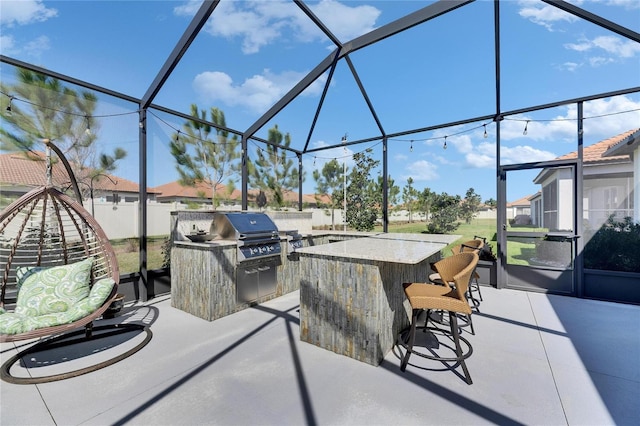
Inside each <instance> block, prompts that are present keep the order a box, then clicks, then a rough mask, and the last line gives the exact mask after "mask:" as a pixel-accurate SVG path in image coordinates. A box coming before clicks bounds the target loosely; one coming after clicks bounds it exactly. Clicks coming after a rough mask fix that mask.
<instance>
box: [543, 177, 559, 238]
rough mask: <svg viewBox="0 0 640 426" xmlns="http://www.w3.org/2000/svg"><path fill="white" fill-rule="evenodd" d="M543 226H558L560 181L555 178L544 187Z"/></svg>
mask: <svg viewBox="0 0 640 426" xmlns="http://www.w3.org/2000/svg"><path fill="white" fill-rule="evenodd" d="M542 199H543V200H544V206H543V209H544V210H543V226H544V227H546V228H548V229H550V230H552V229H557V228H558V181H557V180H553V181H551V183H549V184H548V185H545V186H544V187H543V188H542Z"/></svg>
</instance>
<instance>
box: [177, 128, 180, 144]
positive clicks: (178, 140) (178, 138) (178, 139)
mask: <svg viewBox="0 0 640 426" xmlns="http://www.w3.org/2000/svg"><path fill="white" fill-rule="evenodd" d="M176 142H180V130H178V131H177V133H176Z"/></svg>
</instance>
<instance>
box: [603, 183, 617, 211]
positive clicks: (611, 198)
mask: <svg viewBox="0 0 640 426" xmlns="http://www.w3.org/2000/svg"><path fill="white" fill-rule="evenodd" d="M604 208H605V210H606V211H607V214H611V213H613V211H614V210H616V209H617V208H618V188H615V187H614V188H605V190H604Z"/></svg>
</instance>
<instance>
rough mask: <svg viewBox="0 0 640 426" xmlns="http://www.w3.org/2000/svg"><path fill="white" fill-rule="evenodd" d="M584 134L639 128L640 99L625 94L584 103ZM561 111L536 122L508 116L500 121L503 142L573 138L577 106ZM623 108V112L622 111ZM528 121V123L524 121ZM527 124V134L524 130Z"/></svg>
mask: <svg viewBox="0 0 640 426" xmlns="http://www.w3.org/2000/svg"><path fill="white" fill-rule="evenodd" d="M583 107H584V110H583V116H584V117H585V120H584V134H585V135H588V137H589V138H590V139H594V140H600V139H604V138H609V137H611V136H614V135H617V134H619V133H622V132H624V131H627V130H630V129H634V128H637V127H638V123H640V102H636V101H633V100H632V99H630V98H629V97H627V96H624V95H621V96H615V97H612V98H606V99H596V100H593V101H589V102H585V103H584V104H583ZM560 110H561V111H563V112H562V113H559V114H557V115H556V116H550V117H545V118H544V120H545V121H535V120H534V118H532V117H530V116H524V115H521V116H513V117H508V118H507V119H505V120H504V121H502V123H501V124H500V138H501V140H502V141H510V140H516V139H519V138H526V139H529V140H533V141H554V142H571V143H574V142H575V140H576V129H577V125H576V119H577V117H578V111H577V106H576V105H575V104H571V105H568V106H566V107H563V108H561V109H560ZM622 111H624V112H625V113H621V112H622ZM538 119H539V120H540V118H538ZM527 120H530V121H529V123H528V124H527V123H526V121H527ZM525 125H526V126H527V135H526V136H525V135H523V134H522V133H523V130H524V128H525Z"/></svg>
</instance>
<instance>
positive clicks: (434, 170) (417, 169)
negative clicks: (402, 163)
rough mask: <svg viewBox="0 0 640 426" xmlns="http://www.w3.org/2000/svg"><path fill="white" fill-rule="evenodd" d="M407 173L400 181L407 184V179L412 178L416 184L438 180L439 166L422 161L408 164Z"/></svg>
mask: <svg viewBox="0 0 640 426" xmlns="http://www.w3.org/2000/svg"><path fill="white" fill-rule="evenodd" d="M404 171H405V172H406V173H405V174H404V175H402V176H401V178H400V181H401V182H406V181H407V179H409V178H412V179H413V181H414V182H416V183H417V182H424V181H430V180H435V179H438V177H439V175H438V166H437V165H436V164H433V163H431V162H429V161H426V160H420V161H416V162H413V163H411V164H408V165H407V167H405V169H404Z"/></svg>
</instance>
